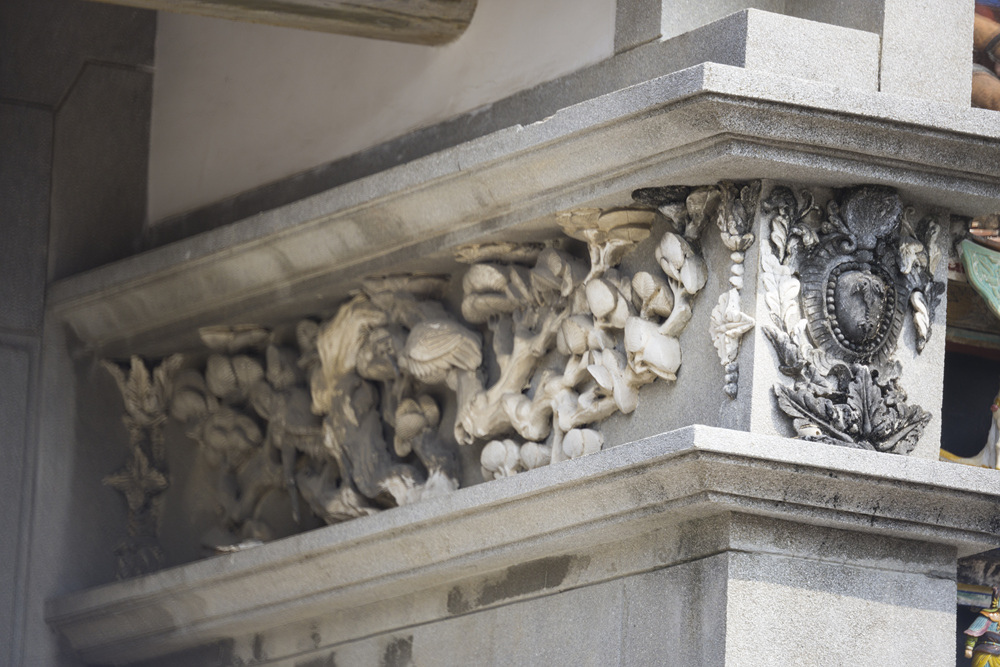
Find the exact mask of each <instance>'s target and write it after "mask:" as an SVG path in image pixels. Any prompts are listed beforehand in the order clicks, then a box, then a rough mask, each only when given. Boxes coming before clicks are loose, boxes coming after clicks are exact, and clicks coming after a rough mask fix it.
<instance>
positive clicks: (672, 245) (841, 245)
mask: <svg viewBox="0 0 1000 667" xmlns="http://www.w3.org/2000/svg"><path fill="white" fill-rule="evenodd" d="M633 199H634V200H635V206H633V207H629V208H617V209H609V210H599V209H590V208H587V209H574V210H571V211H566V212H563V213H561V214H559V215H558V216H556V218H555V222H556V224H557V225H558V227H559V228H560V229H561V231H562V233H563V236H562V237H561V238H556V239H553V240H551V241H549V242H545V243H517V242H494V243H482V244H474V245H469V246H465V247H462V248H460V249H458V250H457V252H456V259H457V260H458V261H459V262H460V263H463V264H465V265H467V266H468V268H467V269H466V270H464V272H463V273H462V274H461V298H460V300H459V301H458V302H454V303H455V306H454V307H453V306H451V305H449V304H450V303H453V302H450V301H449V300H448V298H447V295H448V294H449V286H450V285H451V284H453V282H452V280H453V279H452V278H450V277H448V276H434V275H412V274H407V275H392V276H381V277H371V278H368V279H366V280H364V281H362V284H361V288H360V289H359V290H358V291H357V292H356V293H355V294H354V295H353V296H352V297H351V298H350V299H349V300H348V301H347V302H345V303H343V304H342V305H341V306H340V307H339V308H338V310H337V311H336V312H335V314H334V315H333V316H332V317H330V318H327V319H324V320H320V319H319V318H316V319H309V318H306V319H302V320H301V321H299V322H298V323H297V324H295V325H294V326H289V327H284V328H283V329H275V330H272V329H267V328H263V327H259V326H255V325H244V326H225V327H210V328H205V329H202V330H201V331H200V335H201V339H202V341H203V343H204V345H205V348H206V350H207V353H205V354H201V355H189V356H188V358H187V359H186V360H184V359H182V358H181V357H180V355H174V356H173V357H170V358H169V359H167V360H165V361H163V362H162V364H161V365H160V366H159V367H157V368H156V369H154V370H153V371H152V373H150V371H148V370H147V367H146V365H145V364H144V363H143V362H142V360H140V359H138V358H133V360H132V367H131V371H130V372H129V373H126V371H125V370H123V369H122V368H120V367H118V366H117V365H114V364H107V367H108V368H109V370H110V371H111V372H112V374H113V375H114V376H115V378H116V380H117V381H118V384H119V386H120V388H121V390H122V393H123V396H124V398H125V405H126V418H125V419H126V424H127V425H128V427H129V432H130V439H131V443H132V444H131V452H132V453H131V455H130V456H131V458H130V459H129V462H128V463H127V465H126V466H125V468H124V469H123V470H122V472H120V473H117V474H116V475H113V476H111V477H109V478H108V479H107V480H105V483H106V484H108V485H110V486H113V487H115V488H117V489H119V490H120V491H121V492H122V493H123V495H124V496H125V498H126V501H127V503H128V508H129V535H130V536H132V537H130V540H131V542H130V543H129V544H128V545H123V546H122V547H120V549H119V551H120V552H121V553H124V554H125V557H123V560H122V563H121V567H120V570H121V573H122V575H123V576H130V575H132V574H136V573H138V572H141V571H148V570H149V569H153V568H155V567H156V565H157V563H158V562H159V559H160V556H159V555H158V552H157V551H156V547H155V544H156V540H155V538H156V526H157V521H158V518H157V512H158V510H157V507H158V505H157V503H158V502H159V500H158V499H159V498H160V497H161V494H162V492H163V491H164V489H166V488H167V484H168V483H169V471H167V470H166V467H165V457H164V456H163V446H164V443H163V424H164V423H165V421H166V419H167V416H168V415H169V416H170V417H171V418H173V419H174V420H176V422H177V423H179V424H181V425H182V426H183V431H184V433H186V435H187V436H188V437H189V438H191V439H192V440H193V441H195V442H196V443H198V452H199V455H200V456H201V457H203V459H204V461H205V462H206V464H207V465H208V467H210V468H211V470H212V471H213V472H212V479H213V480H214V482H213V484H214V486H215V488H214V489H212V490H211V494H212V496H213V498H214V500H215V504H216V505H217V508H218V525H217V526H216V528H215V529H214V530H213V531H210V534H207V535H206V536H205V537H203V538H202V541H203V544H204V545H205V546H206V547H208V548H210V549H214V550H216V551H228V550H234V549H240V548H245V547H248V546H252V545H255V544H259V543H260V542H261V541H266V540H269V539H272V538H274V537H278V536H280V535H281V534H282V533H281V530H279V529H278V528H277V524H278V523H279V522H276V521H275V517H279V516H284V517H286V518H290V519H291V520H293V521H294V522H297V523H299V525H301V526H306V525H310V524H309V522H310V521H311V522H312V524H311V525H316V524H317V523H321V522H326V523H335V522H339V521H344V520H347V519H351V518H355V517H360V516H365V515H367V514H371V513H374V512H378V511H380V510H383V509H386V508H390V507H396V506H400V505H405V504H409V503H413V502H416V501H418V500H420V499H422V498H427V497H432V496H436V495H440V494H445V493H449V492H451V491H453V490H455V489H457V488H458V487H459V486H460V484H461V483H462V482H463V474H462V469H463V468H462V465H461V459H462V458H463V457H462V456H461V448H463V447H470V448H475V449H473V450H472V451H475V452H478V458H479V466H478V467H479V468H480V469H481V473H482V477H483V479H486V480H489V479H495V478H500V477H507V476H511V475H515V474H518V473H520V472H523V471H527V470H531V469H534V468H538V467H540V466H545V465H550V464H554V463H558V462H560V461H564V460H567V459H573V458H577V457H580V456H585V455H587V454H591V453H593V452H597V451H600V450H601V448H602V447H603V446H604V435H603V434H602V431H601V428H600V424H601V422H602V421H604V420H605V419H607V418H609V417H611V416H612V415H615V414H623V415H628V414H631V413H632V412H634V411H635V410H636V408H637V406H638V404H639V400H640V391H641V389H642V387H644V386H646V385H648V384H650V383H653V382H675V381H676V380H677V379H678V373H680V372H681V365H682V349H681V335H682V333H684V332H685V331H686V329H687V328H688V324H689V323H690V322H691V320H692V316H693V314H694V309H695V307H696V301H697V297H698V295H699V293H700V292H701V291H702V290H703V288H704V287H705V286H706V283H707V281H708V279H709V273H708V266H707V265H706V262H705V259H704V257H703V255H702V248H701V241H702V234H703V232H704V230H705V229H707V228H711V227H712V225H711V224H710V223H712V222H714V223H715V225H714V226H715V228H717V229H718V231H719V233H720V237H719V241H721V246H722V247H724V248H725V250H726V251H728V253H729V254H728V256H725V257H724V261H723V265H725V266H727V267H728V274H727V276H726V279H725V283H724V284H726V285H727V287H726V288H725V289H723V290H722V292H721V295H720V296H719V299H718V302H717V304H716V305H715V306H714V309H712V310H711V312H710V316H709V317H707V318H704V319H703V321H705V319H707V321H708V330H707V331H700V332H693V333H696V334H697V335H699V336H704V337H705V343H706V347H707V346H708V344H709V342H711V344H712V345H714V347H715V349H716V351H717V352H718V356H719V360H720V363H721V364H722V366H723V367H724V369H725V373H724V377H725V384H724V387H723V390H724V392H725V394H726V395H727V396H728V397H729V398H730V399H735V398H736V397H737V385H738V380H739V366H738V361H737V359H738V355H739V352H740V346H741V341H742V339H743V337H744V336H745V334H746V333H748V332H749V331H751V330H752V329H753V327H754V326H755V324H756V323H755V321H754V319H753V318H752V317H751V316H750V315H748V314H747V313H746V312H744V311H745V309H746V310H751V311H752V306H750V305H748V306H746V307H744V305H743V304H742V303H741V294H742V290H743V287H744V280H745V277H746V275H747V269H748V268H749V269H750V275H754V274H753V268H754V267H747V265H746V256H747V255H746V253H747V250H748V249H750V248H751V247H752V246H753V244H754V243H755V242H756V240H757V235H756V234H755V232H754V230H755V229H759V230H760V233H761V234H762V235H763V236H766V237H767V240H766V242H765V244H764V245H765V246H766V247H764V248H761V252H760V257H761V264H760V273H759V289H758V296H759V297H760V298H763V299H764V300H765V303H766V305H767V309H768V311H769V313H770V319H771V322H770V323H769V324H768V325H767V326H765V327H764V329H763V332H764V334H765V336H766V337H767V339H768V340H769V341H770V342H771V343H772V344H773V346H774V349H775V351H776V352H777V357H778V362H779V367H780V371H781V372H782V373H783V374H785V375H786V376H788V377H789V378H791V379H792V382H793V384H792V385H791V386H789V385H786V384H784V383H779V384H777V385H776V386H775V387H774V392H775V395H776V399H777V405H778V407H779V408H780V410H781V411H782V412H783V413H784V414H786V415H787V416H788V417H790V418H791V419H792V422H793V424H794V427H795V429H796V432H797V433H798V434H799V436H800V437H802V438H805V439H808V440H817V441H822V442H830V443H835V444H842V445H849V446H854V447H862V448H868V449H875V450H878V451H890V452H897V453H908V452H909V451H910V450H912V448H913V446H914V445H915V443H916V441H917V439H918V438H919V437H920V433H921V432H922V430H923V428H924V426H925V425H926V423H927V421H928V420H929V419H930V415H929V413H927V412H925V411H924V410H922V409H921V408H919V407H917V406H908V405H907V404H906V395H905V393H904V392H903V390H902V388H901V387H900V386H899V383H898V365H897V364H896V363H895V362H894V361H893V353H894V350H895V348H896V343H897V339H898V337H899V333H900V330H901V327H902V322H903V319H904V317H905V316H906V315H907V314H910V315H912V317H913V318H914V323H915V327H916V331H917V336H918V340H917V347H918V348H919V349H922V348H923V345H924V344H925V343H926V340H927V338H928V337H929V336H930V321H931V320H932V319H933V312H934V308H935V307H936V305H937V302H938V300H939V298H940V295H941V291H942V286H941V285H939V284H937V283H934V282H933V280H932V279H931V275H932V273H933V269H934V263H935V262H936V261H938V258H936V257H934V255H933V252H931V250H933V248H935V247H936V243H935V237H936V235H937V234H938V233H940V230H939V227H938V223H937V222H936V221H935V220H934V219H930V218H928V219H921V220H915V219H914V216H913V213H912V211H910V210H909V209H904V207H903V206H902V204H901V203H900V201H899V198H898V196H896V194H895V193H894V192H892V191H891V190H888V189H885V188H874V187H861V188H855V189H851V190H848V191H845V192H843V193H841V195H840V196H839V197H837V198H835V199H834V200H833V201H832V202H831V203H830V204H829V205H828V206H827V207H826V208H825V209H824V208H821V207H820V206H818V205H817V204H816V203H815V200H816V197H815V196H814V194H813V193H812V192H810V191H808V190H802V191H798V192H796V191H793V190H792V189H790V188H788V187H785V186H778V187H775V188H774V189H772V190H771V191H770V193H769V194H767V196H766V197H764V198H763V199H762V198H761V183H760V182H749V183H741V184H736V183H729V182H723V183H720V184H718V185H715V186H699V187H684V186H669V187H653V188H645V189H641V190H637V191H635V192H634V193H633ZM758 224H759V225H760V226H758ZM654 229H655V230H657V234H658V238H651V237H652V235H653V233H654ZM647 241H648V242H647ZM644 242H646V243H645V244H644V245H643V246H642V247H643V248H645V251H644V252H647V253H649V255H648V256H645V257H647V259H648V261H646V262H645V263H644V262H641V261H640V262H638V263H637V265H640V266H644V267H645V268H647V269H650V270H637V271H627V270H626V269H625V268H623V266H622V262H623V259H624V258H625V257H626V256H628V255H629V254H630V253H632V252H634V251H635V249H636V248H637V247H638V246H639V245H640V244H643V243H644ZM929 248H930V249H931V250H928V249H929ZM630 265H631V264H630ZM651 267H656V268H655V269H652V268H651ZM685 339H686V340H690V339H691V338H690V336H687V337H686V338H685ZM709 349H710V348H709ZM465 458H467V457H465ZM464 481H465V482H468V481H470V480H468V479H466V480H464ZM143 545H147V546H148V548H146V546H143ZM126 561H127V562H126ZM143 563H147V564H143Z"/></svg>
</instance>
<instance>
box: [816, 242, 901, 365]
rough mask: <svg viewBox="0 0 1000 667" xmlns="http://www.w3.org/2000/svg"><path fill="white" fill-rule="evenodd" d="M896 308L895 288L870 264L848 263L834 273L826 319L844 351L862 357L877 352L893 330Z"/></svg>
mask: <svg viewBox="0 0 1000 667" xmlns="http://www.w3.org/2000/svg"><path fill="white" fill-rule="evenodd" d="M895 305H896V287H895V285H894V284H893V283H892V281H891V280H889V279H888V277H887V276H884V275H880V273H878V272H874V271H872V270H871V267H869V266H868V265H866V264H855V263H853V262H847V263H844V264H841V265H840V266H838V267H836V268H835V269H834V270H833V271H831V273H830V280H829V282H828V283H827V317H828V318H829V319H830V323H831V332H832V333H833V335H834V337H835V338H836V339H837V342H838V343H840V344H841V345H842V346H844V347H845V348H847V349H849V350H852V351H853V352H856V353H858V354H861V355H868V354H871V353H873V352H875V351H876V350H877V349H878V348H879V347H880V346H881V345H883V344H884V343H885V342H886V340H885V335H886V334H887V333H888V332H889V331H890V330H891V328H892V319H893V316H894V311H895Z"/></svg>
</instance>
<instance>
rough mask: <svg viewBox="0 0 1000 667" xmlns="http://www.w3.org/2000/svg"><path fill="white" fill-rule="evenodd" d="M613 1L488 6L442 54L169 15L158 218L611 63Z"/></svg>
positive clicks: (163, 57) (160, 47)
mask: <svg viewBox="0 0 1000 667" xmlns="http://www.w3.org/2000/svg"><path fill="white" fill-rule="evenodd" d="M614 17H615V0H479V6H478V8H477V10H476V14H475V16H474V18H473V20H472V23H471V25H470V26H469V28H468V30H467V31H466V33H465V34H464V35H463V36H462V37H460V38H459V39H458V40H457V41H455V42H453V43H452V44H449V45H446V46H443V47H426V46H414V45H409V44H396V43H393V42H385V41H376V40H366V39H361V38H356V37H347V36H341V35H328V34H323V33H313V32H308V31H300V30H293V29H287V28H275V27H271V26H262V25H253V24H248V23H237V22H230V21H224V20H217V19H206V18H201V17H195V16H185V15H180V14H167V13H162V12H161V13H160V15H159V17H158V21H159V23H158V27H157V38H156V73H155V76H154V88H153V113H152V135H151V145H150V156H149V160H150V163H149V209H148V219H149V220H150V221H152V222H154V223H155V222H156V221H158V220H162V219H163V218H165V217H168V216H171V215H174V214H178V213H183V212H184V211H187V210H190V209H193V208H197V207H199V206H202V205H205V204H209V203H211V202H214V201H216V200H219V199H221V198H224V197H227V196H230V195H234V194H237V193H239V192H242V191H244V190H247V189H249V188H253V187H256V186H258V185H262V184H264V183H268V182H270V181H274V180H276V179H280V178H283V177H286V176H289V175H291V174H294V173H297V172H300V171H303V170H305V169H309V168H311V167H315V166H317V165H320V164H323V163H325V162H329V161H331V160H335V159H337V158H340V157H344V156H347V155H350V154H352V153H355V152H357V151H359V150H362V149H364V148H367V147H370V146H373V145H375V144H378V143H380V142H382V141H385V140H388V139H391V138H393V137H396V136H399V135H401V134H405V133H406V132H408V131H410V130H414V129H417V128H419V127H424V126H427V125H431V124H434V123H436V122H439V121H442V120H445V119H447V118H449V117H451V116H454V115H456V114H459V113H463V112H466V111H470V110H472V109H475V108H477V107H480V106H482V105H485V104H488V103H490V102H494V101H496V100H499V99H502V98H503V97H506V96H508V95H510V94H512V93H515V92H517V91H519V90H523V89H525V88H529V87H531V86H533V85H535V84H538V83H541V82H543V81H548V80H550V79H553V78H555V77H558V76H561V75H563V74H566V73H569V72H572V71H574V70H576V69H579V68H581V67H583V66H585V65H588V64H590V63H593V62H596V61H599V60H601V59H603V58H606V57H608V56H610V55H611V54H612V51H613V42H614V23H615V18H614Z"/></svg>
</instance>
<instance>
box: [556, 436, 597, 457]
mask: <svg viewBox="0 0 1000 667" xmlns="http://www.w3.org/2000/svg"><path fill="white" fill-rule="evenodd" d="M603 446H604V436H603V435H601V433H600V431H595V430H594V429H592V428H574V429H573V430H571V431H570V432H568V433H567V434H566V435H565V436H563V441H562V448H563V453H565V454H566V456H567V457H569V458H571V459H577V458H580V457H581V456H586V455H587V454H594V453H595V452H599V451H601V447H603Z"/></svg>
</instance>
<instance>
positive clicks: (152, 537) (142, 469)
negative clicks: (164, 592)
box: [101, 354, 183, 579]
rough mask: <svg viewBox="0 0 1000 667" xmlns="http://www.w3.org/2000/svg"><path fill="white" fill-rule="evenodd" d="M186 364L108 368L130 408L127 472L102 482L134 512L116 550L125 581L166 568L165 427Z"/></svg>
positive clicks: (171, 361) (135, 362)
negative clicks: (162, 540) (162, 537)
mask: <svg viewBox="0 0 1000 667" xmlns="http://www.w3.org/2000/svg"><path fill="white" fill-rule="evenodd" d="M182 363H183V357H182V356H181V355H179V354H175V355H172V356H170V357H167V358H166V359H164V360H162V361H161V362H160V364H159V365H157V366H156V367H155V368H154V369H153V371H152V372H150V371H149V369H148V368H147V367H146V364H145V362H143V360H142V359H140V358H139V357H136V356H133V357H132V358H131V360H130V365H129V370H128V372H126V371H125V370H124V369H123V368H122V367H121V366H119V365H118V364H116V363H114V362H111V361H106V360H105V361H103V362H102V364H101V365H102V366H103V367H104V369H105V370H106V371H107V372H108V373H109V374H110V375H111V377H112V378H113V379H114V381H115V384H116V385H117V386H118V390H119V391H120V392H121V395H122V400H123V402H124V405H125V413H124V415H123V416H122V421H123V422H124V424H125V427H126V429H127V430H128V434H129V453H128V457H127V459H126V462H125V465H124V467H123V468H121V469H120V470H118V471H117V472H115V473H112V474H110V475H107V476H106V477H104V479H103V480H102V482H103V484H104V485H105V486H108V487H111V488H113V489H115V490H116V491H118V492H119V493H121V494H122V496H123V497H124V499H125V504H126V509H127V512H128V522H127V524H126V537H125V539H124V540H123V541H122V542H121V543H119V544H118V546H117V547H115V553H116V554H117V557H118V563H117V574H118V577H119V578H122V579H124V578H127V577H132V576H135V575H138V574H145V573H147V572H152V571H154V570H157V569H159V568H160V567H161V566H162V564H163V552H162V550H161V549H160V546H159V541H158V534H159V523H160V516H161V513H162V512H161V503H160V500H161V497H160V496H161V494H162V493H163V492H164V491H166V490H167V488H168V487H169V486H170V481H169V477H168V474H167V454H166V450H165V443H164V433H163V428H164V424H165V423H166V421H167V414H168V409H169V403H170V395H171V392H172V386H173V382H174V376H175V375H176V374H177V371H178V369H179V368H180V366H181V364H182Z"/></svg>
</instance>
